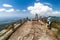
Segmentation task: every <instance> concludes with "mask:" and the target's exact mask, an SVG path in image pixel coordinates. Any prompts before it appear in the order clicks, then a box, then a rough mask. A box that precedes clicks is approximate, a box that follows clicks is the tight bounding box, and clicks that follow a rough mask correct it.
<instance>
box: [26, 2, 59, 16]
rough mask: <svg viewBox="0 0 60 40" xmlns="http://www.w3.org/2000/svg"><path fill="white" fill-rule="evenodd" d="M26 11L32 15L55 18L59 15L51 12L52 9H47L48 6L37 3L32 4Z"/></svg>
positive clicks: (56, 12) (57, 12)
mask: <svg viewBox="0 0 60 40" xmlns="http://www.w3.org/2000/svg"><path fill="white" fill-rule="evenodd" d="M27 9H28V10H29V11H30V13H32V14H34V15H35V14H41V15H48V16H49V15H50V16H51V15H52V16H56V15H58V14H60V12H59V11H53V8H51V7H49V6H48V5H44V4H43V3H40V2H37V3H34V5H33V6H29V7H27Z"/></svg>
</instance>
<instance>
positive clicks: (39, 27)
mask: <svg viewBox="0 0 60 40" xmlns="http://www.w3.org/2000/svg"><path fill="white" fill-rule="evenodd" d="M8 40H58V39H57V38H56V36H55V35H54V33H53V31H51V30H49V29H47V28H46V24H44V23H43V22H42V21H39V22H37V21H28V22H26V23H25V24H24V25H22V26H21V27H20V28H18V30H16V31H15V32H14V33H13V34H12V36H11V37H10V38H9V39H8Z"/></svg>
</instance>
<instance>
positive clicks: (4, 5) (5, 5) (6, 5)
mask: <svg viewBox="0 0 60 40" xmlns="http://www.w3.org/2000/svg"><path fill="white" fill-rule="evenodd" d="M3 7H13V6H12V5H10V4H3Z"/></svg>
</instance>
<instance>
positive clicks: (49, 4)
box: [44, 3, 52, 6]
mask: <svg viewBox="0 0 60 40" xmlns="http://www.w3.org/2000/svg"><path fill="white" fill-rule="evenodd" d="M44 4H45V5H48V6H52V4H51V3H44Z"/></svg>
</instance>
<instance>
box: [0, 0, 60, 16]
mask: <svg viewBox="0 0 60 40" xmlns="http://www.w3.org/2000/svg"><path fill="white" fill-rule="evenodd" d="M35 3H36V4H38V3H40V4H43V5H46V6H48V7H49V8H51V9H52V10H53V13H55V16H56V14H59V13H60V12H59V11H60V0H0V17H5V16H6V17H7V16H13V17H14V16H18V17H19V16H21V17H23V16H24V17H25V16H30V17H31V16H32V14H31V11H33V10H30V9H29V10H28V7H29V6H33V7H34V4H35ZM6 5H7V6H8V7H7V6H6ZM2 9H3V11H1V10H2ZM13 11H14V12H13ZM42 12H43V11H42ZM49 15H50V14H49ZM59 15H60V14H59Z"/></svg>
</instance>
